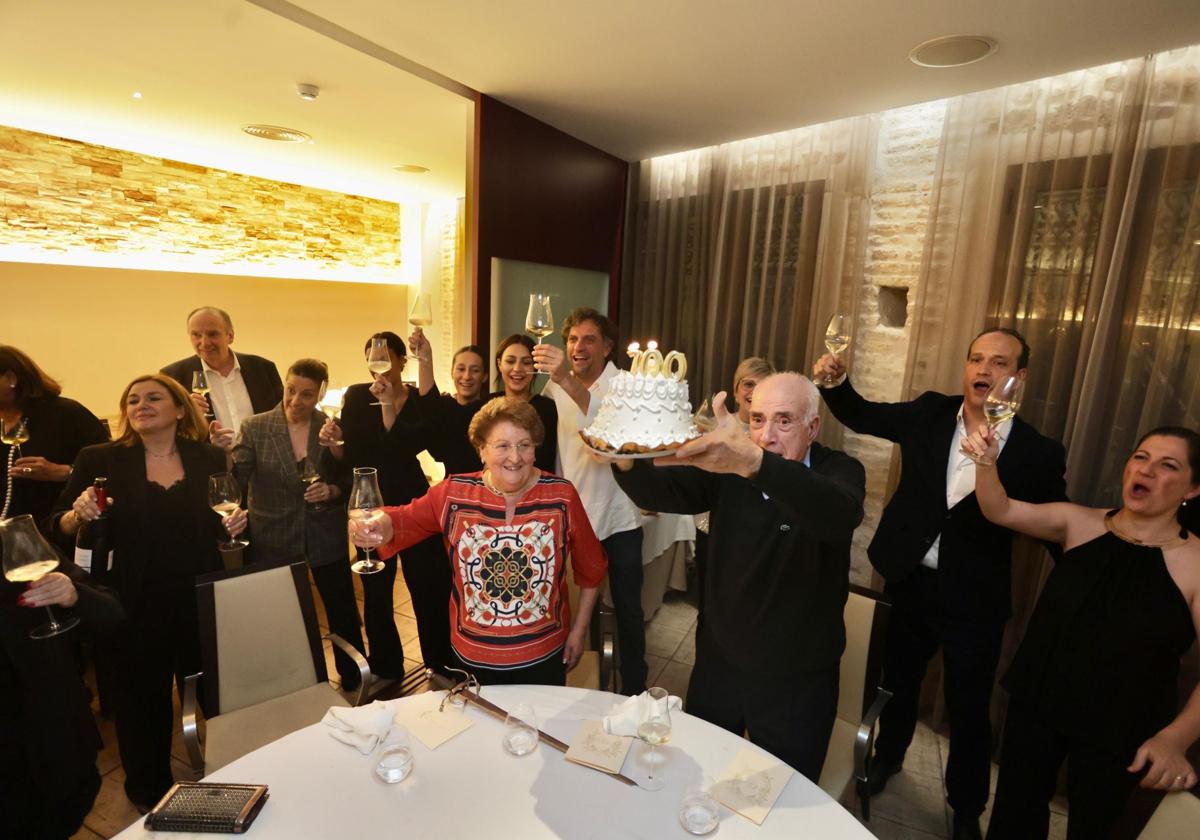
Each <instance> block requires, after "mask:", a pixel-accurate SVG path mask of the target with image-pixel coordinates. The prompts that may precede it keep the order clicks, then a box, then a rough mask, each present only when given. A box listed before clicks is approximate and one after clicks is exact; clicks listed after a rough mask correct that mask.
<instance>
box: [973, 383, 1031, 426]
mask: <svg viewBox="0 0 1200 840" xmlns="http://www.w3.org/2000/svg"><path fill="white" fill-rule="evenodd" d="M1024 396H1025V380H1024V379H1022V378H1021V377H1019V376H1002V377H1001V378H1000V379H997V380H996V381H995V382H993V383H992V387H991V388H989V389H988V392H987V396H986V397H984V399H983V416H984V417H985V418H986V419H987V424H988V428H989V429H995V428H996V427H997V426H999V425H1000V424H1001V423H1003V422H1004V421H1005V420H1011V419H1012V418H1013V417H1015V416H1016V414H1017V412H1018V411H1020V410H1021V398H1022V397H1024Z"/></svg>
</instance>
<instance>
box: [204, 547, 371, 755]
mask: <svg viewBox="0 0 1200 840" xmlns="http://www.w3.org/2000/svg"><path fill="white" fill-rule="evenodd" d="M196 604H197V608H198V609H197V613H198V619H199V621H198V624H199V629H200V659H201V663H202V665H203V668H204V670H203V671H201V672H200V673H197V674H191V675H189V676H188V677H186V678H185V680H184V698H183V737H184V743H185V745H186V747H187V752H188V758H189V761H190V763H191V765H192V768H193V769H194V770H196V771H197V772H203V773H204V774H205V775H207V774H209V773H212V772H213V771H214V770H217V769H218V768H220V767H223V766H225V765H226V764H228V763H229V762H231V761H233V760H234V759H236V758H240V757H241V756H243V755H245V754H246V753H249V752H251V751H253V750H256V749H258V748H259V747H261V746H265V745H266V744H269V743H271V742H272V741H275V740H277V739H278V738H281V737H283V736H284V735H287V734H288V733H290V732H294V731H296V730H297V729H303V728H304V727H305V726H308V725H310V724H313V723H316V722H317V721H319V720H321V718H322V717H324V716H325V712H326V711H328V709H329V707H330V706H350V705H355V706H357V705H361V704H362V702H363V700H364V699H365V697H366V693H367V687H368V686H369V685H370V682H371V671H370V668H369V667H368V665H367V660H366V659H365V658H364V657H363V655H362V654H361V653H359V652H358V651H357V650H355V649H354V647H353V646H351V645H350V644H349V643H347V642H346V641H345V640H343V639H342V638H340V637H339V636H337V635H336V634H333V633H329V634H327V635H325V636H322V635H321V633H320V628H319V626H318V623H317V612H316V608H315V606H314V604H313V597H312V589H311V587H310V585H309V581H308V567H307V565H306V564H305V563H303V562H292V563H286V564H279V565H275V566H267V567H264V566H248V567H243V568H239V569H231V570H226V571H222V572H215V573H213V574H208V575H201V576H200V577H198V578H197V579H196ZM322 639H325V640H328V641H329V642H330V643H331V644H333V645H335V646H336V647H338V648H339V649H340V650H342V651H343V652H345V653H346V655H347V656H349V657H350V658H351V659H353V660H354V661H355V664H357V665H358V669H359V673H360V675H361V680H360V682H359V688H358V691H357V693H356V694H355V695H354V698H353V703H351V701H350V700H348V699H347V698H346V697H345V696H344V695H343V694H342V693H341V692H340V691H338V690H337V689H336V688H334V687H333V686H332V685H330V683H329V681H328V680H329V673H328V670H327V667H326V663H325V649H324V646H323V643H322ZM201 690H202V691H203V700H202V701H200V699H199V696H198V695H199V694H200V692H201ZM200 705H202V706H203V709H204V718H205V720H204V727H203V728H204V730H205V733H204V738H203V743H202V739H201V737H200V728H201V727H200V721H199V720H198V717H197V714H198V711H199V709H198V706H200Z"/></svg>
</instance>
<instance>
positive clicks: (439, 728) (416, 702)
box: [396, 691, 475, 750]
mask: <svg viewBox="0 0 1200 840" xmlns="http://www.w3.org/2000/svg"><path fill="white" fill-rule="evenodd" d="M445 694H446V692H444V691H427V692H425V693H424V694H418V695H416V696H415V697H412V698H410V699H409V700H408V701H406V702H404V703H400V704H399V705H398V706H397V708H396V720H397V721H399V722H400V723H402V724H404V726H405V727H406V728H407V729H408V731H409V732H411V733H412V734H413V735H415V736H416V738H417V740H418V741H420V742H421V743H422V744H424V745H425V746H426V747H428V748H429V749H431V750H436V749H437V748H438V747H440V746H441V745H442V744H444V743H446V742H447V741H449V740H450V739H451V738H453V737H454V736H455V735H458V734H459V733H460V732H465V731H466V730H468V729H470V728H471V727H472V726H474V725H475V721H473V720H471V718H470V717H468V716H467V715H466V713H465V712H464V711H463V709H462V708H461V707H459V706H452V705H451V704H449V703H447V704H446V708H445V709H444V710H443V711H438V706H440V705H441V704H442V698H443V697H444V696H445Z"/></svg>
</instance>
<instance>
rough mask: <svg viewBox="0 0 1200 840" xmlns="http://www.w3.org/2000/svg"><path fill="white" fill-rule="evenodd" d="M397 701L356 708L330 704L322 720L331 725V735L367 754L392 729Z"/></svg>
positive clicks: (378, 701) (377, 701)
mask: <svg viewBox="0 0 1200 840" xmlns="http://www.w3.org/2000/svg"><path fill="white" fill-rule="evenodd" d="M395 703H396V701H394V700H389V701H387V702H383V701H380V700H376V701H375V702H374V703H368V704H367V705H366V706H357V707H353V708H347V707H345V706H330V708H329V711H328V712H326V713H325V717H324V718H323V719H322V720H321V723H323V724H325V725H326V726H328V727H329V734H330V735H332V736H333V737H334V738H336V739H338V740H339V741H341V742H342V743H343V744H349V745H350V746H352V747H354V748H355V749H356V750H358V751H359V752H360V753H362V754H363V755H367V754H368V753H370V752H371V751H372V750H373V749H375V747H376V746H378V744H379V742H380V741H381V740H383V738H384V737H385V736H386V735H387V734H388V730H389V729H391V728H392V717H393V715H395V712H396V708H395Z"/></svg>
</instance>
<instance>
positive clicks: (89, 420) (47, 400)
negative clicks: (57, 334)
mask: <svg viewBox="0 0 1200 840" xmlns="http://www.w3.org/2000/svg"><path fill="white" fill-rule="evenodd" d="M61 394H62V387H61V386H60V385H59V384H58V383H57V382H55V381H54V380H53V379H51V378H50V377H49V376H48V375H47V374H46V373H45V371H43V370H42V369H41V368H40V367H38V365H37V363H36V362H34V361H33V359H31V358H29V357H28V356H27V355H25V354H24V353H22V352H21V351H20V350H18V349H17V348H16V347H11V346H9V345H7V344H0V420H2V421H4V427H5V428H11V427H14V426H16V425H17V424H19V423H20V422H21V421H22V420H23V421H25V426H26V429H27V430H28V432H29V440H28V441H26V442H25V443H22V444H21V445H20V447H19V448H20V451H21V457H20V458H18V457H17V449H18V447H16V446H9V445H8V444H6V443H4V442H3V441H0V463H3V464H4V475H5V479H3V480H0V519H3V518H5V517H8V516H18V515H20V514H22V513H28V514H29V515H30V516H32V517H33V521H34V522H37V523H38V525H39V527H41V526H42V525H43V524H44V522H45V520H46V517H47V516H49V515H50V512H51V511H52V510H54V501H55V499H57V498H58V494H59V493H61V492H62V489H63V487H64V486H66V483H67V476H69V475H70V474H71V464H73V463H75V456H76V455H78V454H79V450H80V449H83V447H85V446H91V445H92V444H94V443H103V442H104V441H106V440H108V431H107V430H106V429H105V428H104V424H103V423H101V422H100V421H99V420H98V419H96V415H94V414H92V412H90V411H88V410H87V409H86V408H84V407H83V406H82V405H80V404H79V403H77V402H75V400H70V399H67V398H66V397H63V396H61Z"/></svg>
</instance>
